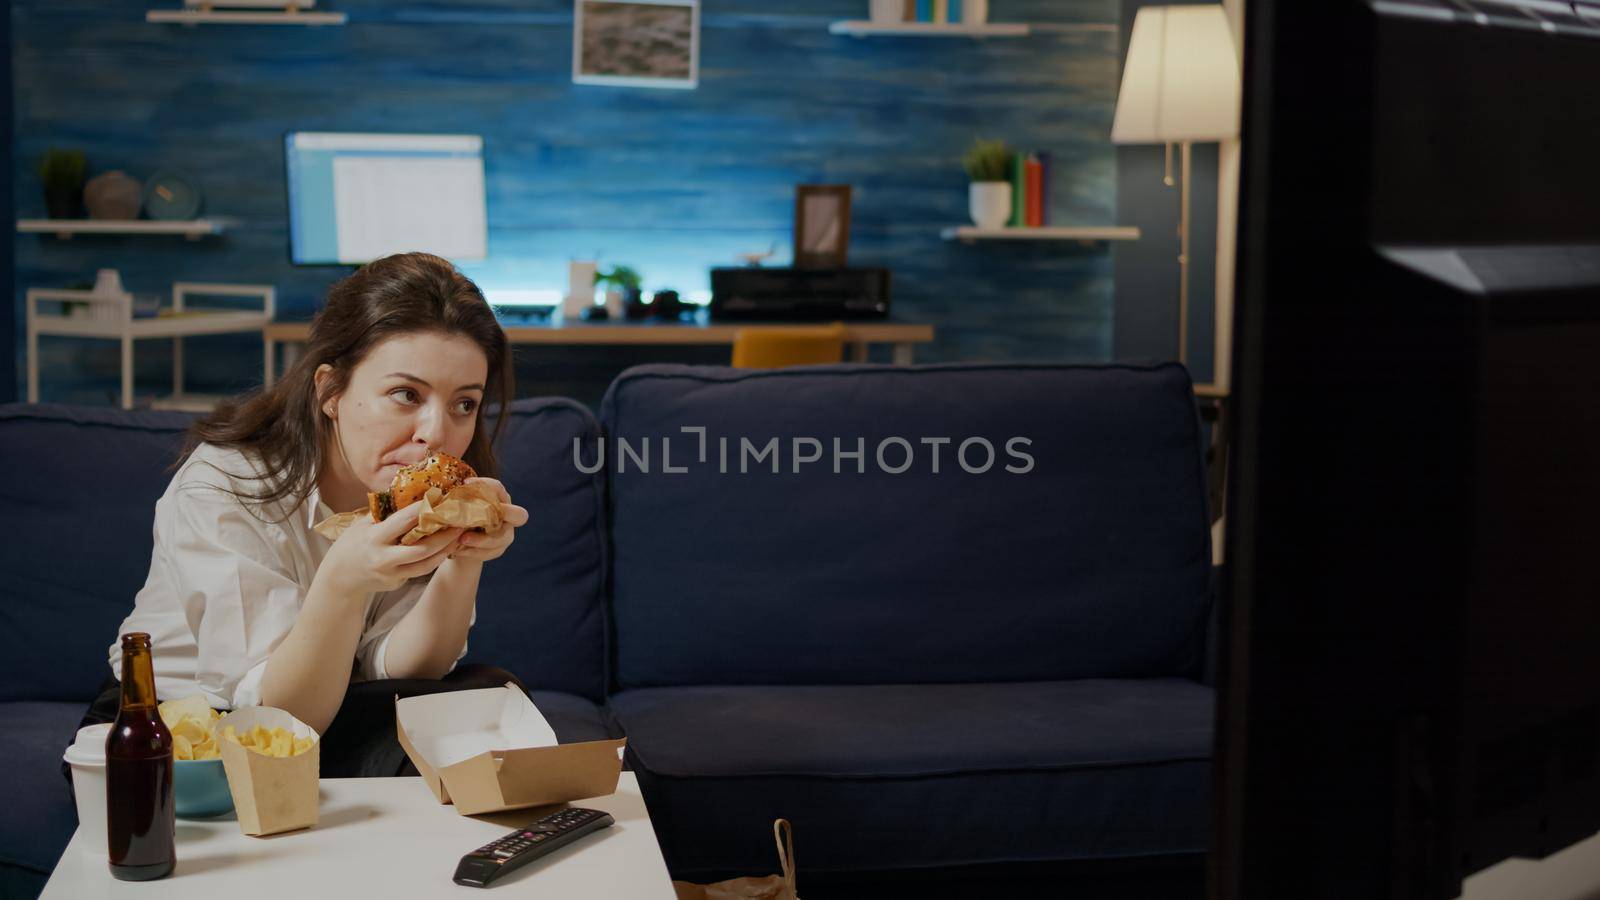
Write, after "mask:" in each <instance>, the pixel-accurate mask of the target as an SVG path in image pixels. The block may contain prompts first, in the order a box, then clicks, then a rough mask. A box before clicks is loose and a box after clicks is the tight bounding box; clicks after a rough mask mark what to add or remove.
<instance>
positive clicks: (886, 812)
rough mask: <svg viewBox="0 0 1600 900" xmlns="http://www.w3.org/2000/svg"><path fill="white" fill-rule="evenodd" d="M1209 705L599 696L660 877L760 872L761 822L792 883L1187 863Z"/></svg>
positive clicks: (644, 691) (1092, 689)
mask: <svg viewBox="0 0 1600 900" xmlns="http://www.w3.org/2000/svg"><path fill="white" fill-rule="evenodd" d="M1212 706H1213V694H1212V691H1211V690H1210V689H1209V688H1207V687H1205V686H1203V685H1200V684H1197V683H1195V682H1193V681H1188V680H1184V679H1150V680H1089V681H1068V682H1032V683H1016V684H965V685H845V686H755V687H731V686H706V687H680V688H641V689H636V690H629V691H624V692H622V693H620V694H618V695H616V696H615V697H613V698H612V709H613V712H614V714H615V715H616V717H617V719H618V720H619V722H620V723H621V725H622V726H623V728H624V730H625V731H626V732H627V734H628V752H629V754H630V757H631V761H632V764H633V766H634V769H635V771H636V772H637V773H638V777H639V780H640V784H641V785H642V786H643V788H644V792H645V799H646V801H647V802H648V804H649V807H650V814H651V818H652V820H653V821H654V822H655V823H656V833H657V835H658V836H659V837H660V840H661V842H662V847H663V851H664V852H665V853H666V854H667V861H668V864H669V866H670V867H671V869H672V872H673V875H674V877H679V878H683V877H697V876H700V875H705V874H711V873H723V872H747V873H758V872H765V871H769V870H770V869H771V868H772V865H773V857H772V841H771V825H772V820H773V819H774V818H777V817H780V816H781V817H784V818H787V819H789V820H790V821H791V822H792V823H793V824H794V827H795V834H796V843H797V845H799V846H800V847H803V848H804V849H803V850H802V851H801V852H802V858H803V860H804V861H803V862H802V864H801V865H802V867H803V868H804V870H806V871H818V872H823V871H826V872H851V871H883V870H892V869H906V868H919V867H932V866H956V865H963V864H975V863H988V862H1024V861H1026V862H1054V861H1065V860H1088V859H1108V858H1120V857H1133V856H1144V855H1158V854H1160V855H1165V854H1185V853H1203V852H1205V849H1206V846H1207V835H1208V828H1207V822H1208V804H1209V793H1208V791H1209V779H1210V763H1209V758H1210V754H1211V733H1212V724H1211V721H1212ZM840 823H848V827H839V825H840Z"/></svg>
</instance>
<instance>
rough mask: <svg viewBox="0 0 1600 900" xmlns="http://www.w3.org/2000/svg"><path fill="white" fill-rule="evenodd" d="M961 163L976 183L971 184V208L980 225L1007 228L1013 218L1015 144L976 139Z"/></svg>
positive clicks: (969, 210)
mask: <svg viewBox="0 0 1600 900" xmlns="http://www.w3.org/2000/svg"><path fill="white" fill-rule="evenodd" d="M961 164H962V165H963V166H964V167H965V168H966V170H967V177H968V178H971V179H972V184H971V185H969V186H968V187H967V211H968V212H969V213H970V214H971V215H972V223H973V224H974V225H977V226H978V227H979V228H1004V227H1005V224H1006V222H1007V221H1008V220H1010V218H1011V148H1009V147H1007V146H1006V143H1005V141H986V140H983V139H982V138H979V139H978V140H976V141H974V142H973V143H972V147H971V149H969V150H968V151H967V154H966V156H964V157H962V159H961Z"/></svg>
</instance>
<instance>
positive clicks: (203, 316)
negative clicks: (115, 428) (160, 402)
mask: <svg viewBox="0 0 1600 900" xmlns="http://www.w3.org/2000/svg"><path fill="white" fill-rule="evenodd" d="M191 296H199V297H207V296H209V297H250V298H255V299H258V300H260V301H261V308H260V309H259V310H230V309H205V308H200V309H195V308H192V307H190V306H189V305H188V298H189V297H191ZM277 297H278V292H277V289H276V288H274V287H273V286H272V285H268V284H214V283H201V282H189V281H179V282H175V283H174V284H173V285H172V307H171V309H170V315H158V316H156V317H154V318H149V319H136V318H134V317H133V295H132V294H129V293H127V292H126V291H119V292H117V293H99V292H96V291H74V290H56V289H52V288H30V289H29V290H28V294H27V301H26V302H27V335H28V402H29V403H38V402H39V338H40V336H42V335H56V336H60V337H79V338H101V339H104V340H114V341H121V343H122V408H123V409H132V408H133V342H134V341H136V340H147V339H151V338H171V339H172V392H173V393H172V397H170V398H166V401H165V402H166V403H168V404H169V405H168V406H167V408H193V407H194V406H195V405H198V404H196V403H195V402H194V401H196V399H197V395H193V394H185V393H184V390H183V339H184V338H185V337H186V336H193V335H201V334H230V333H234V332H255V333H257V334H263V335H264V333H265V331H266V327H267V326H268V325H270V324H272V316H273V312H274V310H275V308H276V306H277ZM40 303H59V304H69V303H84V304H87V311H88V313H89V314H88V315H87V316H84V317H74V316H71V315H68V314H66V313H65V312H61V313H47V312H42V311H40V309H39V304H40ZM262 346H263V347H265V346H266V340H265V337H263V339H262ZM267 370H268V371H269V372H270V370H271V363H270V360H269V362H268V366H267ZM269 383H270V382H269ZM202 402H203V401H202ZM174 403H175V404H177V406H173V405H171V404H174Z"/></svg>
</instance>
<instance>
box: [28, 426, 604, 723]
mask: <svg viewBox="0 0 1600 900" xmlns="http://www.w3.org/2000/svg"><path fill="white" fill-rule="evenodd" d="M191 421H192V417H191V416H188V415H185V414H181V413H164V412H146V411H133V412H128V411H123V410H117V409H103V408H93V407H64V406H47V405H39V406H27V405H23V404H14V405H9V406H0V471H5V472H10V473H12V475H11V476H10V477H8V478H6V479H3V480H0V510H3V514H4V515H5V516H6V517H7V518H8V519H9V520H11V521H13V522H17V523H25V525H22V526H21V527H13V528H10V529H7V534H6V537H5V539H4V540H0V622H4V624H5V626H6V627H5V633H6V634H11V635H17V637H18V640H16V641H15V642H14V643H13V645H12V646H11V647H10V648H8V650H7V652H6V653H4V654H0V701H9V700H79V699H81V700H84V701H85V702H87V701H88V700H89V699H91V698H92V697H93V696H94V692H95V689H96V688H98V687H99V685H100V683H101V681H103V680H104V679H105V677H106V676H107V675H109V674H111V673H110V670H109V669H108V668H107V666H106V648H107V647H108V646H109V645H110V644H111V643H112V641H113V640H115V638H116V629H117V626H118V624H119V623H120V622H121V621H122V620H123V618H124V617H125V616H126V615H127V614H128V612H129V611H130V610H132V609H133V598H134V595H135V594H137V593H138V591H139V588H140V587H141V586H143V584H144V582H145V577H146V576H147V575H148V574H149V570H150V551H151V545H152V534H151V528H152V524H153V521H154V515H155V503H156V500H157V499H158V498H159V497H160V496H161V492H162V491H163V490H165V488H166V486H167V483H168V482H169V481H171V480H172V473H171V472H170V471H169V470H168V467H169V465H171V463H172V462H173V461H174V460H176V459H177V454H178V452H179V450H180V449H181V447H182V443H183V433H184V430H185V429H186V428H187V427H188V425H189V423H190V422H191ZM598 432H599V425H598V423H596V421H595V419H594V416H593V415H592V414H591V413H590V412H589V411H588V409H586V408H585V407H583V406H581V405H579V404H577V403H574V402H573V401H570V400H564V399H532V400H519V401H516V402H515V403H513V404H512V406H511V412H510V417H509V418H508V419H507V421H506V425H505V430H504V433H503V434H502V438H501V441H502V442H501V444H500V447H499V448H498V453H497V456H498V458H499V462H500V467H501V473H500V477H501V481H503V482H504V483H505V485H506V488H507V490H508V491H510V493H511V496H512V499H513V500H514V501H515V502H517V503H518V504H520V505H522V506H525V507H527V508H528V509H529V511H530V513H531V521H530V522H529V524H528V526H527V527H525V528H522V529H520V530H519V531H518V533H517V539H516V540H515V541H514V542H513V543H512V545H511V547H510V548H509V549H508V550H507V552H506V554H505V555H504V556H503V557H501V558H500V559H498V560H495V561H494V562H491V563H489V564H488V565H486V566H485V567H484V574H483V580H482V582H481V584H480V586H479V592H478V618H477V623H476V624H475V625H474V627H473V629H472V634H471V635H470V637H469V639H468V650H469V655H468V659H469V660H470V661H476V662H486V663H492V664H494V665H498V666H501V667H503V668H506V669H509V670H510V671H512V672H513V673H515V674H516V675H517V676H518V677H519V678H521V679H522V680H523V682H524V683H525V684H527V685H528V686H529V687H532V688H537V689H546V690H561V691H568V692H571V693H575V694H581V695H584V696H587V697H590V698H592V699H596V700H598V699H601V698H603V697H604V691H605V662H604V660H605V639H606V632H605V625H604V615H603V607H602V594H601V590H602V582H603V580H604V572H605V539H604V525H603V522H602V518H601V517H602V514H603V512H604V510H603V508H602V507H603V504H602V490H603V484H602V480H601V476H600V475H598V474H584V473H583V472H581V471H579V470H578V469H577V467H575V466H574V465H573V464H572V441H573V438H575V437H576V438H580V439H584V440H586V441H587V442H588V443H589V444H590V445H592V444H593V442H594V439H595V436H596V435H597V434H598Z"/></svg>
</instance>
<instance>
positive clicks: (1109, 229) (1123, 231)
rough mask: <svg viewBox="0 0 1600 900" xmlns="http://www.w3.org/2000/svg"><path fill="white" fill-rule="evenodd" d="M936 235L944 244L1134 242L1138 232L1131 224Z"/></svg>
mask: <svg viewBox="0 0 1600 900" xmlns="http://www.w3.org/2000/svg"><path fill="white" fill-rule="evenodd" d="M939 236H940V237H942V238H944V239H945V240H947V241H960V242H962V243H963V244H970V243H972V242H973V241H1083V242H1085V243H1088V242H1091V241H1137V240H1138V239H1139V229H1138V228H1137V227H1136V226H1132V225H1101V226H1090V227H1083V226H1046V227H1041V228H978V227H976V226H973V225H962V226H959V227H956V228H946V229H944V230H943V231H941V232H939Z"/></svg>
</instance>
